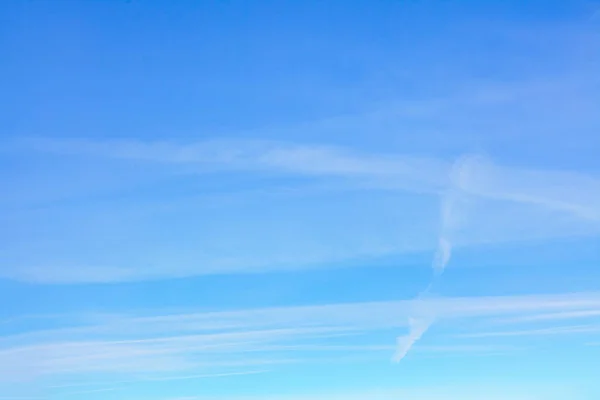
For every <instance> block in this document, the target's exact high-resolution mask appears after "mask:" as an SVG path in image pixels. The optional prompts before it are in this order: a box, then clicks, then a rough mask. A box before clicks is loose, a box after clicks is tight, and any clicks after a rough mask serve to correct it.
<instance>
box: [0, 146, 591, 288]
mask: <svg viewBox="0 0 600 400" xmlns="http://www.w3.org/2000/svg"><path fill="white" fill-rule="evenodd" d="M5 147H7V148H8V153H9V154H31V152H32V151H35V153H36V154H40V155H41V157H50V159H52V157H59V158H58V160H61V161H60V163H62V164H64V163H66V164H64V168H69V165H71V168H75V169H77V168H78V166H80V168H81V166H85V165H88V164H89V163H92V164H89V165H93V166H94V167H92V166H89V169H90V170H91V171H92V170H94V168H98V167H97V165H107V166H112V167H111V168H116V167H115V165H119V167H118V168H117V169H116V170H115V171H119V170H122V171H124V172H118V173H117V174H116V175H115V176H116V178H115V179H116V180H118V179H119V178H118V177H119V176H121V175H124V176H127V175H128V173H127V172H126V171H137V172H135V173H134V175H135V176H137V175H136V174H138V173H139V171H145V172H143V173H142V176H143V178H141V177H140V178H139V179H141V181H140V180H137V182H138V183H137V185H140V184H141V183H140V182H152V180H153V179H154V180H157V179H158V180H160V179H167V178H165V177H164V176H163V174H164V173H165V171H170V172H168V180H169V179H170V180H173V179H174V180H176V181H177V182H179V183H177V185H176V186H175V187H176V188H177V190H176V191H173V187H172V186H170V185H168V184H167V185H165V183H164V182H163V183H162V185H163V186H157V187H154V186H153V190H157V189H159V188H161V187H162V189H161V193H162V194H161V195H160V196H157V197H155V199H154V200H152V201H148V198H147V197H145V198H141V199H139V198H138V197H135V196H134V197H127V196H125V197H118V196H117V197H114V196H113V197H112V198H110V200H107V199H105V198H102V197H100V198H97V200H96V201H92V202H88V203H86V204H85V205H81V204H80V203H77V202H75V203H73V206H71V205H70V204H71V203H69V202H66V203H65V202H62V203H61V202H58V203H56V204H55V203H50V204H46V205H44V204H43V203H42V204H40V205H38V206H36V207H35V208H31V207H30V208H29V209H28V212H24V211H23V210H18V209H14V208H11V209H10V211H6V213H5V214H4V215H3V218H4V219H5V220H6V222H7V223H11V224H13V225H18V226H20V227H21V228H20V230H19V231H18V232H17V234H16V235H8V236H7V237H6V241H5V244H4V248H3V249H1V250H2V251H1V252H0V260H1V261H2V265H3V267H2V268H1V269H0V275H2V276H4V277H5V278H10V279H15V280H20V281H29V282H36V283H81V282H115V281H132V280H140V279H156V278H162V277H181V276H190V275H203V274H218V273H226V274H229V273H239V272H264V271H273V270H286V269H288V270H289V269H302V268H315V267H323V266H334V265H342V264H344V263H348V262H351V261H353V260H360V259H369V258H377V257H386V256H398V255H402V254H411V253H419V252H429V251H434V249H435V248H436V247H437V248H438V256H437V257H438V261H436V264H435V265H437V266H435V268H436V270H437V271H438V273H439V271H441V269H442V268H443V267H442V266H443V265H445V264H446V263H447V261H448V259H449V256H450V251H451V247H456V248H461V247H465V246H475V245H479V244H490V243H509V244H511V243H519V242H527V241H532V240H543V239H553V238H568V237H572V236H590V235H591V236H595V235H598V234H599V233H600V178H598V177H594V176H588V175H585V174H582V173H576V172H567V171H551V170H532V169H528V168H519V167H516V166H503V165H499V164H496V163H494V162H492V161H491V160H490V159H488V158H485V157H483V156H478V155H466V156H463V157H460V158H459V159H458V161H455V160H453V159H438V158H427V157H423V156H418V155H396V154H368V153H364V152H363V153H359V152H356V151H351V150H348V149H344V148H341V147H334V146H316V145H300V144H286V143H283V142H269V141H250V140H244V141H239V140H230V141H224V140H213V141H204V142H198V143H191V144H178V143H174V142H145V141H139V140H112V141H93V140H84V139H77V140H76V139H49V138H45V139H41V138H38V139H30V140H20V141H17V142H13V143H12V144H10V145H8V144H5ZM97 163H100V164H97ZM115 163H119V164H115ZM62 164H61V165H62ZM85 168H86V167H84V169H85ZM157 168H158V170H157ZM59 170H60V169H59ZM156 171H160V172H156ZM153 175H154V176H155V177H154V178H149V176H153ZM283 177H284V178H285V179H286V181H285V183H284V184H283V183H281V181H280V179H281V178H283ZM55 179H59V178H58V177H55ZM131 179H134V180H135V179H137V178H135V177H134V178H131ZM149 179H150V180H149ZM232 179H233V180H234V181H231V180H232ZM168 180H167V181H168ZM220 181H221V182H222V183H221V184H219V183H218V182H220ZM232 182H234V183H235V185H234V187H240V188H242V189H240V190H238V191H237V192H231V191H227V190H224V188H226V187H231V183H232ZM135 187H136V186H135V185H134V188H135ZM138 190H139V187H138ZM43 197H44V194H43V190H42V191H41V194H40V198H41V199H43ZM76 197H77V196H76ZM138 200H139V201H138ZM440 202H441V204H442V207H441V211H440V206H439V204H440ZM440 214H441V219H440ZM440 221H441V222H440ZM167 232H168V234H167ZM100 243H102V245H100ZM175 243H177V244H176V245H175ZM105 247H107V248H110V249H111V250H112V251H111V252H105V251H103V250H100V249H101V248H105ZM27 249H34V250H35V251H29V250H27ZM142 249H143V250H142ZM125 250H128V251H125ZM113 254H119V257H116V256H113ZM438 264H439V265H438Z"/></svg>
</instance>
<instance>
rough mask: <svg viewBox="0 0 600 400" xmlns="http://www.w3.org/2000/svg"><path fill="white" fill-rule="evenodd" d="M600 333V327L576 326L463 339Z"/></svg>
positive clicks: (470, 336)
mask: <svg viewBox="0 0 600 400" xmlns="http://www.w3.org/2000/svg"><path fill="white" fill-rule="evenodd" d="M597 332H600V325H575V326H560V327H552V328H540V329H525V330H518V331H495V332H478V333H465V334H461V335H460V336H461V337H468V338H484V337H502V336H505V337H508V336H545V335H570V334H577V333H597Z"/></svg>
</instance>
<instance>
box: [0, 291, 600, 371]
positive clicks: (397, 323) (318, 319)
mask: <svg viewBox="0 0 600 400" xmlns="http://www.w3.org/2000/svg"><path fill="white" fill-rule="evenodd" d="M414 303H415V302H414V301H396V302H373V303H354V304H334V305H324V306H306V307H281V308H267V309H254V310H240V311H229V312H208V313H183V314H168V315H154V316H122V317H119V316H114V317H113V318H105V319H97V320H95V322H94V319H88V323H87V324H86V325H84V326H80V327H70V328H62V329H48V330H34V331H30V332H28V333H23V334H18V335H10V336H4V337H1V338H0V365H1V366H3V367H1V368H0V369H1V370H2V371H1V372H2V374H1V375H2V379H4V380H23V379H36V377H41V376H50V377H60V376H66V377H69V376H85V375H86V374H91V373H95V374H98V373H104V374H106V373H112V374H115V373H117V374H126V375H131V374H133V375H135V376H140V374H142V375H143V376H145V378H144V379H150V378H154V377H156V376H158V375H157V374H162V375H160V376H163V377H164V374H165V373H170V374H172V375H173V376H177V375H179V376H187V375H194V374H211V373H228V372H231V369H232V368H238V369H239V368H242V369H245V370H249V369H253V370H255V369H257V368H258V369H262V368H264V366H267V365H271V366H272V365H277V364H280V363H290V362H324V361H325V360H330V359H331V358H328V357H327V354H328V353H331V352H336V351H341V350H343V351H345V352H353V351H356V352H360V353H370V354H372V355H373V356H375V357H379V356H377V354H380V356H381V355H383V354H381V352H382V351H384V350H385V349H386V348H388V347H389V346H391V345H392V343H382V342H381V338H379V339H378V340H374V337H373V336H370V335H371V334H373V333H376V332H385V331H390V330H392V329H397V328H398V327H402V326H405V324H406V322H405V321H406V319H407V317H409V316H411V315H412V312H413V310H414V308H413V306H414ZM419 305H425V306H426V307H427V309H428V310H433V311H434V312H435V314H436V316H437V317H438V318H439V319H440V320H446V321H448V320H455V319H460V320H464V321H463V322H461V326H463V328H465V327H469V326H470V325H469V324H468V323H466V322H465V321H467V320H468V319H471V318H475V319H477V320H481V319H482V318H483V319H484V320H485V319H487V318H493V317H497V316H502V315H504V316H510V315H516V316H520V315H529V314H539V313H540V312H568V311H589V310H596V311H597V310H600V294H597V293H581V294H567V295H552V296H521V297H487V298H486V297H480V298H427V299H423V300H421V301H420V302H419ZM593 329H596V331H597V330H598V327H597V326H593V327H579V328H578V329H575V328H574V327H561V326H554V327H552V328H551V329H549V330H539V331H528V332H525V333H523V332H516V333H515V332H512V333H507V332H502V333H500V334H498V333H496V332H491V333H490V332H486V333H484V334H480V333H474V334H470V336H468V337H482V336H485V335H487V336H493V335H497V336H502V335H505V336H509V335H510V336H514V337H518V336H522V335H548V334H555V333H556V334H558V333H560V334H571V333H572V334H577V333H583V332H584V331H585V332H592V331H594V330H593ZM463 335H464V336H465V337H467V335H469V333H464V334H463ZM446 336H447V337H453V335H450V336H448V335H446ZM456 345H458V347H455V346H456ZM465 346H466V347H465ZM417 349H419V348H417ZM420 351H421V352H425V353H426V352H456V353H461V352H466V351H469V352H474V351H478V352H483V353H491V352H494V351H495V352H497V351H507V349H506V348H504V350H502V349H500V348H496V349H491V348H489V347H486V346H483V347H477V346H475V347H473V346H470V345H465V343H457V344H454V343H444V344H441V345H436V344H435V342H434V343H431V342H429V343H427V344H426V345H424V346H423V347H422V348H420ZM338 358H339V357H338ZM336 359H337V358H336Z"/></svg>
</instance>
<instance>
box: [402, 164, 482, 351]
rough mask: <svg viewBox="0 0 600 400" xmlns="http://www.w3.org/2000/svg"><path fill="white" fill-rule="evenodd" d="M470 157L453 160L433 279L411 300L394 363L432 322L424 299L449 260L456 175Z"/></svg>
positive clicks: (456, 199)
mask: <svg viewBox="0 0 600 400" xmlns="http://www.w3.org/2000/svg"><path fill="white" fill-rule="evenodd" d="M470 158H471V157H462V158H460V159H459V160H457V161H456V162H455V163H454V165H453V167H452V169H451V171H450V187H449V189H448V190H447V192H446V193H444V195H443V196H442V199H441V207H440V208H441V210H440V211H441V212H440V214H441V215H440V219H441V223H440V233H439V239H438V245H437V249H436V252H435V255H434V257H433V261H432V264H431V268H432V269H433V280H432V281H431V283H430V284H429V285H428V286H427V288H426V289H425V290H424V291H423V292H421V293H420V294H419V296H418V297H417V298H416V299H415V306H414V307H415V309H414V312H413V316H412V317H410V318H409V321H408V328H409V331H408V334H407V335H404V336H400V337H398V339H397V349H396V354H395V355H394V357H393V360H394V361H395V362H399V361H401V360H402V359H403V358H404V357H405V356H406V355H407V354H408V352H409V351H410V349H411V348H412V346H413V345H414V344H415V343H416V342H417V341H419V339H421V337H422V336H423V335H424V334H425V332H427V330H428V329H429V328H430V327H431V325H432V324H433V323H434V322H435V319H436V316H435V315H434V313H433V310H430V309H428V307H427V302H426V299H427V298H428V297H431V296H432V294H431V290H432V289H433V287H434V286H435V284H436V283H437V281H438V280H439V279H440V277H441V276H442V274H443V273H444V271H445V269H446V267H447V265H448V263H449V262H450V258H451V257H452V242H451V240H450V232H451V231H452V230H453V229H455V228H456V225H457V224H458V222H457V211H456V209H457V203H458V202H459V198H460V196H462V194H461V193H460V186H459V182H460V176H461V175H462V173H463V172H464V171H463V170H464V168H465V166H466V165H467V164H466V163H465V161H467V160H468V159H470Z"/></svg>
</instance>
